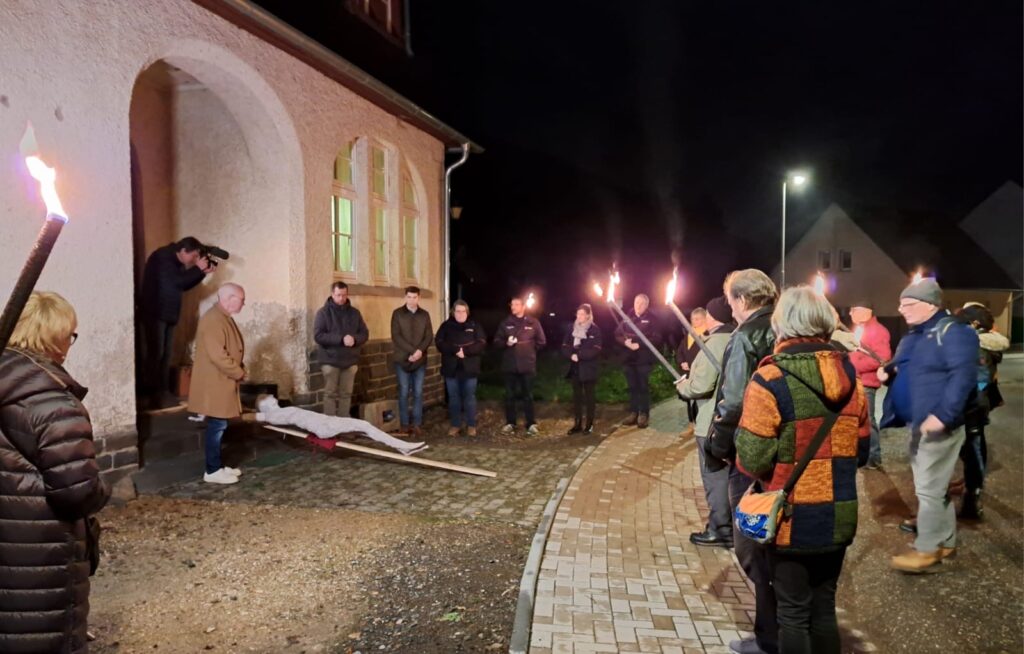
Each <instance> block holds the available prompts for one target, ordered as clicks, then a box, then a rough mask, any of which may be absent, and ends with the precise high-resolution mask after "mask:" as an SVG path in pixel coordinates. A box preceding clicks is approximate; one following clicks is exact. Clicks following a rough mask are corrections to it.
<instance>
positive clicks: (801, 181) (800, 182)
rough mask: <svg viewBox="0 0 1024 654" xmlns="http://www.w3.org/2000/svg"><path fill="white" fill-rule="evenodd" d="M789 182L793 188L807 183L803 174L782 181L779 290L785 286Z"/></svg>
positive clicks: (789, 175)
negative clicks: (787, 193)
mask: <svg viewBox="0 0 1024 654" xmlns="http://www.w3.org/2000/svg"><path fill="white" fill-rule="evenodd" d="M789 182H792V183H793V186H803V185H804V184H806V183H807V175H805V174H803V173H789V174H788V175H786V176H785V177H784V178H783V180H782V264H781V266H780V273H781V274H780V275H779V277H780V279H779V290H780V291H781V290H782V289H783V288H784V287H785V286H786V189H787V185H788V184H789Z"/></svg>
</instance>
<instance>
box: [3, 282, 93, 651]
mask: <svg viewBox="0 0 1024 654" xmlns="http://www.w3.org/2000/svg"><path fill="white" fill-rule="evenodd" d="M76 329H77V319H76V317H75V310H74V309H73V308H72V307H71V305H70V304H68V302H67V300H65V299H64V298H62V297H61V296H59V295H57V294H56V293H33V294H32V295H31V297H30V298H29V301H28V303H27V304H26V306H25V309H24V311H23V312H22V314H21V317H20V319H19V320H18V324H17V326H16V327H15V329H14V333H13V334H12V336H11V341H10V347H9V348H8V349H6V350H4V351H3V353H2V355H0V616H2V617H0V652H60V653H72V654H79V653H81V652H86V651H88V644H87V638H86V619H87V618H88V615H89V573H90V564H89V551H88V546H87V540H88V539H87V536H86V532H87V528H86V518H87V517H88V516H89V515H90V514H92V513H95V512H96V511H99V510H100V509H101V508H103V505H104V504H106V502H107V499H108V498H109V495H110V493H109V490H108V489H107V487H106V485H105V484H104V483H103V481H102V479H101V478H100V472H99V467H98V466H97V464H96V451H95V448H94V446H93V440H92V425H91V424H90V422H89V414H88V413H87V412H86V410H85V407H83V406H82V401H81V400H82V398H83V397H85V392H86V389H85V388H83V387H82V386H81V385H79V384H78V383H77V382H76V381H75V380H74V379H72V378H71V376H70V375H69V374H68V373H67V371H66V370H64V368H63V367H62V364H63V363H64V359H65V357H67V354H68V350H70V348H71V344H72V343H74V342H75V339H76V338H77V334H76V333H75V330H76Z"/></svg>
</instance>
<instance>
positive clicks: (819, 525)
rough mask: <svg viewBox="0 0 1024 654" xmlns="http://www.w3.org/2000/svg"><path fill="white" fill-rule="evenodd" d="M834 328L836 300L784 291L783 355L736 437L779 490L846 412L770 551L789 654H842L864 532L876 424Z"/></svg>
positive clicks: (750, 389)
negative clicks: (844, 592)
mask: <svg viewBox="0 0 1024 654" xmlns="http://www.w3.org/2000/svg"><path fill="white" fill-rule="evenodd" d="M835 327H836V322H835V318H834V317H833V315H832V311H831V309H830V306H829V304H828V301H827V300H825V299H824V298H822V297H821V296H819V295H817V294H816V293H815V292H814V291H813V290H812V289H810V288H809V287H807V286H799V287H795V288H790V289H787V290H786V291H785V292H784V293H783V294H782V297H781V298H780V299H779V303H778V305H777V307H776V309H775V313H773V314H772V330H773V331H774V332H775V337H776V345H775V353H774V354H772V355H770V356H768V357H766V358H765V359H764V360H763V361H762V362H761V364H760V366H759V367H758V370H757V372H755V373H754V376H753V378H752V379H751V382H750V384H749V385H748V386H747V390H746V394H745V396H744V398H743V415H742V417H741V418H740V423H739V429H738V430H737V432H736V434H737V436H736V461H737V465H738V466H739V467H740V469H741V470H743V471H744V472H746V473H747V474H748V475H749V476H751V477H755V478H759V479H762V480H764V489H765V490H766V491H771V490H779V489H781V488H783V487H784V486H785V484H786V481H787V479H788V478H789V476H790V473H791V472H792V471H793V468H794V467H795V466H796V464H797V462H798V461H799V460H800V458H801V457H802V456H803V455H804V453H805V452H806V451H807V447H808V446H809V445H810V443H811V441H813V440H814V437H815V435H816V434H817V432H818V429H819V427H820V426H821V424H822V421H823V419H824V418H825V417H826V416H827V415H829V413H834V414H837V415H838V417H837V418H836V420H835V423H834V424H833V426H832V428H831V429H830V430H829V433H828V436H826V437H825V439H824V441H822V443H821V446H820V447H819V448H818V451H817V452H816V453H815V454H814V456H813V458H812V459H811V460H810V463H809V464H808V466H807V468H806V469H805V470H804V473H803V474H802V475H801V476H800V479H799V480H798V481H797V482H796V486H795V487H794V488H793V491H792V492H791V493H790V494H789V497H788V498H787V510H786V512H785V516H784V517H783V519H782V521H781V523H780V525H779V528H778V532H777V535H776V537H775V542H774V543H773V544H771V545H767V546H766V547H768V548H769V551H768V560H769V568H770V571H771V576H772V585H773V587H774V588H775V595H776V598H777V600H778V620H779V644H780V650H781V651H782V652H785V654H796V653H799V652H814V653H815V654H828V653H835V654H839V651H840V649H839V627H838V624H837V622H836V603H835V599H836V583H837V582H838V580H839V573H840V571H841V570H842V566H843V557H844V556H845V554H846V547H847V546H848V545H849V544H850V543H851V542H852V541H853V537H854V534H855V533H856V532H857V482H856V476H857V468H858V467H861V466H863V465H864V464H866V463H867V459H868V449H869V444H870V434H871V429H870V428H871V424H870V422H869V420H868V411H867V402H866V400H865V394H864V389H863V387H862V386H861V384H860V383H859V382H858V381H857V373H856V371H855V370H854V367H853V364H852V363H850V360H849V358H848V356H847V354H846V353H845V352H839V351H837V350H835V349H833V347H832V346H831V345H829V338H830V337H831V335H832V331H833V330H834V329H835Z"/></svg>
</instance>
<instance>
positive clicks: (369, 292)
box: [348, 282, 434, 300]
mask: <svg viewBox="0 0 1024 654" xmlns="http://www.w3.org/2000/svg"><path fill="white" fill-rule="evenodd" d="M413 284H415V282H410V284H409V285H410V286H411V285H413ZM348 292H349V295H363V296H376V297H405V287H404V286H371V285H369V284H349V285H348ZM420 297H421V298H423V299H425V300H432V299H434V292H433V291H431V290H429V289H426V288H421V289H420Z"/></svg>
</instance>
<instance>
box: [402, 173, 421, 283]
mask: <svg viewBox="0 0 1024 654" xmlns="http://www.w3.org/2000/svg"><path fill="white" fill-rule="evenodd" d="M400 196H401V214H400V215H401V216H402V279H403V280H405V281H416V279H417V278H418V276H419V265H418V263H419V260H418V258H417V253H418V245H419V222H420V210H419V202H417V199H416V187H415V185H414V184H413V181H412V174H411V173H410V172H409V169H408V167H406V166H405V165H403V166H402V183H401V193H400Z"/></svg>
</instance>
